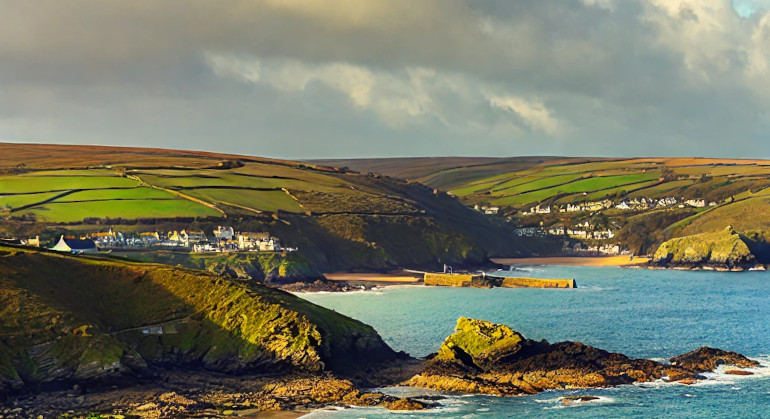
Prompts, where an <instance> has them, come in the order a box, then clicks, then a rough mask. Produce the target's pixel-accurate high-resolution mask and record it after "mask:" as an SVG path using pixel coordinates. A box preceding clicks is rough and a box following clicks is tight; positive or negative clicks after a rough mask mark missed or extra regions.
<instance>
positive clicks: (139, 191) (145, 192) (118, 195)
mask: <svg viewBox="0 0 770 419" xmlns="http://www.w3.org/2000/svg"><path fill="white" fill-rule="evenodd" d="M120 199H176V196H175V195H173V194H171V193H169V192H166V191H161V190H158V189H153V188H147V187H141V188H134V189H108V190H90V191H80V192H75V193H72V194H69V195H66V196H63V197H61V198H59V199H57V200H56V201H55V202H77V201H95V200H99V201H103V200H120Z"/></svg>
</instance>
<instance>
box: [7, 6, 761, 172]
mask: <svg viewBox="0 0 770 419" xmlns="http://www.w3.org/2000/svg"><path fill="white" fill-rule="evenodd" d="M769 9H770V0H734V1H729V0H725V1H720V0H561V1H552V0H531V1H514V0H510V1H509V0H501V1H460V0H420V1H415V0H264V1H256V0H253V1H252V0H250V1H238V0H231V1H228V2H222V1H217V0H188V1H185V2H177V1H155V0H152V1H144V0H126V1H121V0H116V1H83V0H69V1H66V2H62V1H59V0H35V1H20V0H0V16H3V19H2V24H1V25H0V141H8V142H38V143H64V144H102V145H119V146H151V147H163V148H175V149H194V150H208V151H218V152H228V153H238V154H247V155H256V156H266V157H277V158H288V159H310V158H353V157H399V156H518V155H562V156H705V157H745V158H770V12H769V11H768V10H769Z"/></svg>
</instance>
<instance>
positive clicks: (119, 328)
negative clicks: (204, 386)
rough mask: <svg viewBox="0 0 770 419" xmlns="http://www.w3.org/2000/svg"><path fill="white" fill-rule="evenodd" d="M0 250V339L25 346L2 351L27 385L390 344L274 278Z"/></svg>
mask: <svg viewBox="0 0 770 419" xmlns="http://www.w3.org/2000/svg"><path fill="white" fill-rule="evenodd" d="M3 259H4V260H3V261H2V263H0V288H2V291H3V293H2V294H3V296H4V297H3V298H7V299H8V301H6V303H8V304H7V306H8V307H11V310H12V311H11V312H9V313H7V314H10V313H14V315H8V316H6V318H5V319H4V323H5V324H0V326H2V330H4V332H5V333H4V334H5V336H3V343H5V344H6V345H8V346H9V347H10V349H9V351H10V352H11V353H17V354H26V355H24V356H22V355H19V356H17V357H15V358H14V359H13V360H12V363H13V365H14V367H15V368H16V369H17V371H18V372H19V375H20V376H21V378H22V379H23V380H24V381H25V384H27V385H35V384H38V383H44V382H55V381H62V380H63V381H70V382H71V381H72V380H74V381H79V380H88V379H93V378H99V377H101V376H104V377H110V376H115V375H121V374H125V373H129V372H131V373H133V374H138V375H147V374H150V375H151V374H152V370H153V368H157V367H175V368H192V369H197V368H205V369H207V370H212V371H218V372H225V373H281V372H287V371H292V370H294V371H306V372H320V371H322V370H325V369H330V370H340V371H343V370H344V369H345V368H344V367H348V368H352V367H355V366H356V365H355V362H357V361H359V360H362V359H366V357H367V355H371V356H373V357H374V358H380V359H377V360H380V361H381V360H386V359H393V358H394V357H395V356H396V354H395V353H394V352H392V350H390V348H388V347H387V346H386V345H385V344H384V342H382V340H381V339H380V338H379V336H378V335H376V332H374V330H373V329H371V328H370V327H369V326H365V325H363V324H361V323H359V322H356V321H354V320H352V319H348V318H344V316H340V315H337V314H336V313H333V312H331V311H329V310H326V309H323V308H321V307H317V306H314V305H312V304H310V303H308V302H305V301H304V300H300V299H299V298H297V297H294V296H293V295H290V294H288V293H284V292H282V291H279V290H274V289H268V288H264V292H262V290H254V289H248V288H246V287H244V286H241V285H236V284H234V283H232V282H231V281H230V280H228V279H225V278H219V277H216V276H214V275H211V274H208V273H205V272H198V271H193V270H187V269H181V268H173V267H166V266H158V265H143V264H125V263H118V262H113V261H107V260H100V259H99V258H85V257H75V256H63V255H55V254H45V253H43V252H38V251H23V252H19V253H17V254H15V255H10V256H4V257H3ZM13 310H15V312H14V311H13ZM297 312H301V313H302V314H304V315H305V316H307V317H303V316H300V315H298V313H297ZM307 318H311V319H313V320H312V321H313V323H311V322H310V321H308V319H307ZM334 328H336V329H334ZM319 330H321V331H323V332H319ZM369 331H371V333H370V334H368V335H367V333H368V332H369ZM36 348H37V349H36ZM24 358H26V359H24ZM347 359H350V361H349V362H345V361H346V360H347ZM0 361H2V360H0ZM93 361H97V362H96V363H94V362H93ZM114 361H120V363H119V364H120V365H119V364H118V363H115V362H114ZM371 361H374V360H371ZM98 365H103V366H105V367H104V368H97V366H98ZM0 367H2V365H0ZM2 372H3V370H2V369H0V373H2ZM343 372H344V371H343Z"/></svg>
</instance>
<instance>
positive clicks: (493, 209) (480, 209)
mask: <svg viewBox="0 0 770 419" xmlns="http://www.w3.org/2000/svg"><path fill="white" fill-rule="evenodd" d="M473 209H475V210H476V211H478V212H483V213H484V214H486V215H497V213H498V212H500V207H490V206H487V205H481V206H479V204H476V205H474V206H473Z"/></svg>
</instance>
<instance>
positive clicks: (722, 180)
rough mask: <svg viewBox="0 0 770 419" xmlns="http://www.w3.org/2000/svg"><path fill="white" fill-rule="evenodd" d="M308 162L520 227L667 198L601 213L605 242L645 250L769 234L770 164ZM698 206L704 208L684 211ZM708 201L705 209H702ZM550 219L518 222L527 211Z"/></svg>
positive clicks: (465, 160)
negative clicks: (592, 207)
mask: <svg viewBox="0 0 770 419" xmlns="http://www.w3.org/2000/svg"><path fill="white" fill-rule="evenodd" d="M315 163H318V164H330V163H333V164H335V165H337V166H342V167H350V168H352V169H355V170H361V171H375V172H379V173H382V174H383V175H388V176H393V177H402V178H409V179H413V180H414V181H418V182H422V183H424V184H426V185H428V186H430V187H434V188H439V189H441V190H444V191H447V192H449V193H450V194H454V195H456V196H457V197H458V198H459V199H460V200H461V202H463V203H464V204H466V205H468V206H474V205H480V206H498V207H501V213H502V214H503V215H508V216H511V217H515V218H517V219H519V221H520V222H521V223H522V224H523V225H538V224H539V223H540V222H543V224H544V225H545V226H549V225H555V224H562V225H567V226H569V225H571V224H574V223H575V222H584V221H595V220H596V213H597V211H577V212H575V213H559V212H558V209H559V208H561V209H564V208H565V207H566V205H567V204H573V205H575V204H579V203H583V202H596V201H602V200H609V201H612V205H613V206H614V205H617V204H619V203H621V202H623V201H625V200H634V199H637V200H638V199H641V198H651V199H661V198H667V197H675V198H677V205H669V206H665V207H657V208H647V209H635V210H631V211H623V210H619V209H615V208H609V209H603V210H601V211H599V212H601V214H602V216H603V217H604V219H603V220H600V221H601V222H602V223H603V224H607V225H613V226H615V229H616V230H617V233H618V234H617V238H616V239H615V240H614V241H616V242H620V243H622V244H626V245H628V246H629V247H630V248H631V249H632V250H633V251H635V252H641V253H648V252H652V251H653V250H654V249H655V248H656V246H657V245H659V244H660V243H662V242H663V241H665V240H667V239H669V238H672V237H681V236H687V235H693V234H700V233H709V232H716V231H721V230H722V229H724V228H725V227H726V226H728V225H731V226H733V227H734V228H735V229H736V230H737V231H739V232H741V233H749V232H752V231H754V232H757V233H758V234H761V235H762V236H763V237H764V236H770V235H768V234H765V233H764V232H765V231H769V230H770V211H768V209H770V195H768V193H769V192H768V189H766V188H767V187H768V186H770V161H765V160H740V159H707V158H615V159H607V158H598V159H597V158H563V157H522V158H441V159H434V158H424V159H423V158H412V159H361V160H319V161H316V162H315ZM686 200H703V201H704V204H705V205H706V206H705V207H702V208H697V207H692V206H690V205H684V201H686ZM709 204H710V205H709ZM536 205H542V206H555V207H553V208H556V209H554V213H552V214H545V215H540V214H538V215H535V216H523V215H521V214H522V211H527V210H529V209H530V208H532V207H534V206H536Z"/></svg>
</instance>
